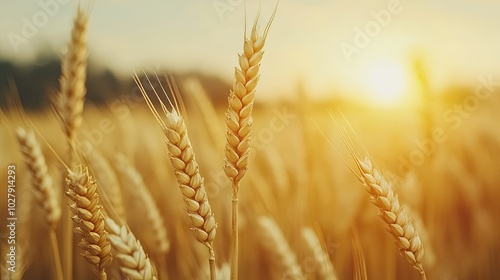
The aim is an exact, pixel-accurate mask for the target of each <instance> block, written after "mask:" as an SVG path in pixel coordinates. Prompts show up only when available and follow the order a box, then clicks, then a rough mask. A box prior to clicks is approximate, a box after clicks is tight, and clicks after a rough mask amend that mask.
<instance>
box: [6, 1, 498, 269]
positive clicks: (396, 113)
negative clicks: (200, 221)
mask: <svg viewBox="0 0 500 280" xmlns="http://www.w3.org/2000/svg"><path fill="white" fill-rule="evenodd" d="M207 2H210V3H208V4H207V3H205V2H202V1H196V0H191V1H145V2H144V3H142V2H139V1H133V0H130V1H125V2H124V3H118V2H117V1H107V2H96V3H93V8H92V13H91V16H90V30H89V33H88V38H89V48H90V55H89V69H88V82H87V91H88V94H87V100H86V103H85V112H84V124H83V127H82V129H81V131H80V133H79V135H78V138H79V142H80V144H81V145H80V147H81V149H82V150H85V151H89V152H93V151H100V153H102V154H103V155H104V156H105V158H106V159H107V160H108V161H110V162H111V163H113V162H114V160H115V155H116V154H117V153H123V154H124V155H126V156H127V157H128V158H129V159H130V160H131V161H132V162H133V164H134V166H135V167H136V168H137V169H138V170H139V171H140V172H141V174H142V176H143V177H144V179H145V182H146V185H147V187H148V188H149V190H150V192H151V193H152V194H153V197H154V199H155V202H156V203H157V205H158V206H159V208H160V210H161V214H162V215H163V217H164V222H165V225H166V227H167V231H168V234H169V238H170V243H171V249H170V251H169V253H168V255H167V260H166V262H167V263H168V269H169V270H168V273H169V276H170V279H204V278H205V277H206V275H204V274H203V271H204V270H207V269H208V268H207V267H206V263H205V257H206V256H205V254H206V252H205V250H202V249H204V248H200V246H198V245H199V244H196V243H195V242H194V240H193V239H192V236H191V233H190V232H189V231H190V230H189V228H188V223H187V219H186V217H185V214H184V208H183V207H184V206H183V204H182V199H181V195H180V193H179V191H178V187H177V184H176V182H175V178H174V176H173V173H172V171H171V166H170V163H169V162H168V156H167V150H166V147H165V143H164V137H163V135H162V132H161V130H160V128H159V126H158V125H157V123H156V122H155V120H154V118H153V116H152V115H151V113H150V112H149V110H148V109H147V107H146V106H145V103H144V101H143V100H142V96H141V95H140V92H139V91H138V90H137V86H136V85H135V84H134V83H133V81H132V80H131V78H130V76H131V74H132V73H133V71H134V69H139V70H137V72H141V71H142V69H143V68H145V69H146V71H148V72H150V71H151V70H155V71H156V72H158V73H160V74H162V73H165V72H167V71H168V72H173V73H174V75H175V77H176V79H177V81H178V83H179V85H180V86H181V92H182V97H183V101H184V102H185V104H186V112H185V116H186V118H187V126H188V129H189V133H190V138H191V141H192V142H193V146H194V149H195V152H196V157H197V159H198V161H199V163H200V169H201V172H202V175H204V176H205V183H206V187H207V191H208V195H209V199H210V202H211V204H212V207H213V208H214V210H213V211H214V214H215V217H216V219H217V222H218V224H219V227H218V233H217V238H216V241H215V247H216V254H217V257H218V265H219V266H220V265H222V264H223V263H224V262H228V261H229V256H230V255H229V244H230V242H229V240H230V197H231V191H230V188H231V186H230V182H229V181H228V180H227V178H226V177H225V175H224V172H223V171H222V166H223V164H224V163H223V162H224V161H223V157H224V154H223V151H224V142H225V138H224V133H225V124H224V112H225V110H226V108H227V96H228V93H229V89H230V88H231V83H232V78H231V77H232V76H231V75H232V73H233V70H232V67H234V66H235V65H236V62H237V56H236V54H237V53H238V52H240V51H241V50H240V49H241V39H242V33H243V14H244V10H243V1H241V4H238V3H239V2H238V1H233V2H231V3H233V4H228V3H230V2H229V1H207ZM219 2H220V3H223V4H224V3H225V4H226V5H229V6H217V5H216V4H217V3H219ZM247 2H249V4H248V7H247V14H248V16H247V17H248V18H253V16H254V13H253V12H254V11H257V6H258V3H257V2H256V1H247ZM56 3H59V2H56ZM273 5H274V4H271V3H270V2H269V1H266V2H265V3H264V4H263V8H262V11H263V15H262V17H263V18H267V16H268V15H269V14H270V11H271V8H272V7H273ZM398 5H399V6H398ZM75 6H76V3H73V2H70V3H69V4H59V10H58V12H57V13H55V14H54V16H50V20H49V21H48V22H47V24H46V25H44V26H43V27H39V28H38V29H39V31H37V33H36V35H35V36H34V37H33V38H30V40H29V42H28V43H27V44H23V45H20V48H19V51H18V52H15V50H14V49H13V47H12V44H10V42H9V40H8V39H7V40H2V41H1V44H0V96H1V98H0V104H1V105H2V110H3V111H4V112H5V113H6V114H7V118H2V125H0V131H1V132H0V155H1V157H0V168H2V170H5V172H3V171H2V172H0V180H1V181H2V182H6V181H7V174H6V170H7V168H6V166H7V165H8V164H11V163H14V164H15V165H16V167H17V168H18V173H17V174H18V180H17V183H18V187H19V188H20V189H22V188H26V187H27V186H29V177H28V176H27V173H26V168H25V166H24V164H23V162H22V159H21V154H20V152H19V149H18V144H17V143H16V141H15V134H14V131H13V129H14V128H15V127H16V126H17V125H26V123H24V122H23V120H21V119H20V118H19V116H18V113H17V111H18V110H19V109H20V107H19V106H20V104H19V103H15V102H13V101H12V100H13V99H15V96H17V95H19V96H20V100H21V102H22V104H23V107H24V110H26V114H27V117H28V118H29V119H31V120H32V121H33V123H34V124H35V127H36V128H37V129H38V130H39V131H40V132H41V134H42V135H43V137H44V138H45V139H46V140H47V142H48V143H50V145H51V146H52V147H54V150H55V151H56V153H58V154H59V155H64V154H65V153H66V143H65V139H64V136H63V133H62V132H61V128H60V125H59V123H58V122H57V120H56V118H55V117H54V114H53V112H52V110H51V108H50V100H51V98H53V96H54V94H55V93H56V91H57V88H58V78H59V75H60V60H59V57H60V53H61V51H60V50H62V49H63V46H64V45H65V42H66V41H67V39H68V34H69V30H70V27H71V24H70V23H71V21H72V17H73V15H74V10H75ZM139 7H140V8H139ZM217 7H219V8H217ZM220 7H226V10H220ZM388 7H392V8H393V9H396V11H399V12H397V13H392V14H391V17H390V20H389V22H388V23H387V25H386V26H383V24H382V23H380V22H378V21H377V19H376V16H374V14H377V15H382V14H381V11H382V10H388V9H389V8H388ZM395 7H396V8H395ZM397 7H399V8H397ZM7 9H12V13H9V15H6V16H5V17H2V21H3V22H5V23H6V24H3V25H2V36H3V38H9V37H7V35H8V34H9V33H12V32H14V33H19V34H21V33H20V32H21V31H20V30H22V25H23V22H24V21H22V20H20V19H22V17H23V16H25V17H27V18H28V19H30V16H31V15H33V14H35V13H37V12H39V11H40V10H41V8H40V6H36V5H35V4H32V5H29V4H25V5H23V4H13V2H9V4H6V3H2V4H0V10H2V11H6V10H7ZM499 11H500V6H499V4H498V3H496V2H494V1H479V2H473V1H453V2H451V1H439V2H432V3H431V1H372V2H370V3H365V2H363V1H350V2H348V1H334V2H332V3H330V2H328V1H298V0H297V1H282V3H281V4H280V7H279V9H278V16H277V17H276V19H275V22H274V24H273V27H272V28H271V32H270V34H269V38H268V46H269V47H268V48H266V52H265V55H264V59H263V63H262V73H261V75H262V76H261V84H259V86H258V88H257V95H256V102H257V103H256V105H255V110H254V116H255V117H254V119H255V120H254V121H255V127H254V132H253V140H252V143H253V146H254V152H253V155H254V156H253V158H252V161H251V163H250V167H249V171H248V173H247V175H246V177H245V178H244V179H243V181H242V187H241V192H240V209H241V215H242V217H241V229H240V234H241V237H240V240H241V244H240V246H241V247H240V249H241V251H240V252H241V253H240V277H241V279H285V278H283V277H282V271H280V270H279V269H278V268H277V266H276V265H275V263H273V261H272V260H269V259H268V256H267V254H266V253H265V251H264V249H263V247H262V244H261V243H260V241H259V236H260V235H259V232H258V230H257V229H256V217H258V216H260V215H269V216H271V217H272V218H274V219H275V220H276V221H277V223H278V225H279V226H280V227H281V229H282V230H283V232H284V234H285V237H286V239H287V241H288V242H289V243H290V245H291V247H292V249H293V250H294V252H295V253H296V254H297V258H298V262H299V264H300V265H301V267H302V269H303V271H304V273H305V274H306V275H307V277H309V278H308V279H320V278H319V274H318V267H319V264H318V263H315V262H314V261H313V260H312V259H311V256H310V255H309V254H308V252H307V251H306V250H305V246H304V243H303V241H302V240H301V237H300V230H301V229H302V228H303V227H305V226H309V227H312V228H314V229H315V230H316V232H317V233H318V235H319V236H320V237H321V238H322V241H323V249H324V250H325V251H326V252H328V255H329V257H330V259H331V261H332V264H333V266H334V268H335V270H336V275H337V278H338V279H354V272H353V271H354V270H355V269H359V267H361V266H362V263H361V261H360V260H359V259H358V258H356V251H357V250H361V252H362V255H363V257H364V263H365V264H366V272H367V275H368V278H370V279H419V275H418V273H416V272H415V271H414V270H413V268H411V267H410V266H409V265H408V264H407V263H406V262H405V261H404V260H403V259H402V258H401V257H400V256H399V255H398V250H397V247H396V246H394V245H393V244H392V243H393V242H392V240H391V238H390V236H389V235H388V234H387V233H386V232H385V229H384V224H383V222H382V221H381V220H380V219H379V218H378V217H377V215H376V209H375V207H374V206H372V205H370V203H369V199H368V198H369V195H368V194H367V193H366V192H365V191H364V190H363V187H362V186H361V184H360V183H359V182H358V181H357V179H356V177H355V176H354V175H353V174H351V172H350V171H349V169H348V168H347V167H346V166H345V165H344V163H343V162H342V160H341V158H342V159H345V160H346V162H347V163H348V164H350V165H351V166H354V163H353V162H352V161H350V156H349V154H348V151H347V149H346V147H345V144H344V143H343V142H342V141H341V139H340V137H339V135H338V133H337V132H336V130H335V127H334V121H333V120H332V118H331V117H330V115H329V113H328V111H327V110H333V112H335V113H336V114H338V115H339V116H340V114H342V115H343V116H344V117H345V119H347V120H348V121H349V123H350V124H351V126H352V128H353V130H354V132H353V133H352V135H354V137H355V138H356V139H357V140H356V141H357V142H358V148H359V149H360V150H362V151H364V150H366V151H367V152H368V153H369V154H370V156H372V158H373V159H374V161H375V162H376V163H377V164H378V167H379V168H380V169H381V170H382V171H383V172H384V174H385V176H386V177H387V178H388V179H389V180H391V181H392V183H393V187H394V189H395V190H396V191H397V192H398V194H399V196H400V200H401V202H402V203H404V204H405V205H406V207H407V210H408V211H409V213H411V216H412V217H413V218H414V222H415V226H416V228H417V229H418V231H419V234H420V235H421V238H422V242H423V243H424V247H425V251H426V253H425V254H426V255H425V258H424V266H425V268H426V270H427V273H428V279H495V278H496V277H497V276H496V275H500V269H499V264H500V253H499V252H500V239H499V237H498V236H500V226H499V225H500V214H499V213H500V205H499V203H498V202H497V201H498V199H500V188H499V184H500V172H498V166H499V158H500V130H499V129H498V119H500V110H499V108H500V96H499V86H500V82H499V81H500V75H499V73H500V69H499V65H500V64H499V63H498V61H500V60H499V58H500V57H499V54H498V51H497V50H498V49H499V47H500V40H499V37H498V36H496V33H494V32H495V31H494V30H495V29H494V28H492V26H498V24H500V22H499V21H498V19H496V18H495V16H494V15H495V13H498V12H499ZM384 15H385V14H384ZM297 18H301V20H297ZM423 19H425V20H423ZM370 22H377V23H378V24H379V27H380V31H379V32H378V33H377V34H376V35H374V36H368V38H369V40H370V43H368V44H367V45H366V46H363V47H360V46H359V44H358V45H356V40H357V39H356V38H358V40H360V39H359V38H361V37H356V36H363V35H357V34H358V30H361V32H365V33H366V29H365V28H366V26H367V25H369V24H370ZM7 23H8V24H7ZM345 44H349V45H351V46H353V47H355V48H357V49H358V50H359V53H354V54H352V55H351V56H349V55H347V56H346V52H345V50H346V49H345V46H346V45H345ZM160 76H161V75H160ZM200 98H202V99H201V100H200ZM203 98H206V100H209V101H210V103H207V102H205V101H203V100H204V99H203ZM211 110H213V111H211ZM210 114H213V115H210ZM341 118H342V117H341ZM322 133H324V134H325V135H326V137H325V136H324V135H323V134H322ZM354 133H355V134H354ZM39 139H40V138H39ZM327 139H329V140H330V141H331V143H332V146H333V147H332V146H330V144H329V143H328V141H327ZM42 146H43V153H44V155H45V156H46V157H47V162H48V165H49V169H50V172H51V173H52V174H53V176H54V178H56V179H57V178H61V176H62V175H61V174H62V172H63V168H62V166H61V164H60V163H58V161H57V159H56V158H55V156H54V155H53V153H52V152H51V151H50V150H49V149H48V147H47V145H45V144H43V145H42ZM334 148H335V149H337V150H338V151H339V153H340V157H339V156H338V155H337V154H336V153H335V152H334ZM97 180H99V178H97ZM56 181H57V180H56ZM120 183H121V188H122V190H123V193H124V199H125V202H126V205H127V209H126V214H127V222H128V223H129V225H130V226H131V229H132V230H133V231H134V233H135V234H136V235H137V237H138V238H139V239H140V240H141V241H142V242H143V243H144V246H145V249H146V251H148V250H149V251H151V250H153V251H154V248H155V244H153V243H152V242H151V240H152V238H151V233H150V232H148V230H146V229H145V228H146V227H147V225H144V221H143V219H144V218H143V217H144V215H143V213H141V209H143V206H141V205H139V204H138V203H137V199H136V198H135V197H134V196H133V194H130V193H127V191H126V187H125V186H124V185H125V184H127V182H123V181H121V182H120ZM2 184H3V183H2ZM3 185H5V184H3ZM1 195H2V197H5V196H6V195H5V188H4V187H2V193H1ZM18 203H19V204H18V205H19V208H20V209H19V211H23V210H22V208H23V206H24V207H26V209H28V210H29V211H34V212H31V213H30V214H28V213H25V212H19V213H22V219H21V218H20V224H21V226H20V228H19V231H18V238H19V239H20V240H21V239H22V242H26V243H21V244H27V245H26V247H27V248H29V249H26V254H27V256H29V257H27V258H26V260H31V261H30V262H29V264H28V268H27V270H26V273H25V279H50V277H52V274H51V269H50V260H49V258H48V257H46V258H37V257H36V255H38V254H40V252H43V251H48V244H47V242H46V240H45V236H44V235H43V234H41V232H44V230H45V229H44V227H43V225H42V224H41V223H37V216H36V211H37V210H36V208H34V209H31V207H28V206H29V204H30V198H29V193H23V195H22V196H20V197H19V202H18ZM0 206H1V207H2V209H6V200H5V199H1V200H0ZM4 213H5V212H4V210H2V221H4V220H5V214H4ZM355 236H357V237H358V238H359V243H358V244H356V242H354V241H353V240H355V239H356V238H355ZM2 237H3V236H2ZM2 241H3V240H2ZM20 246H21V245H20ZM26 247H25V248H26ZM2 254H4V251H2ZM75 261H76V263H77V265H76V266H75V270H76V273H75V275H79V276H78V277H76V278H75V279H89V277H93V275H94V274H93V273H92V271H91V270H90V269H89V267H88V264H86V263H85V262H84V261H83V259H82V258H79V257H75Z"/></svg>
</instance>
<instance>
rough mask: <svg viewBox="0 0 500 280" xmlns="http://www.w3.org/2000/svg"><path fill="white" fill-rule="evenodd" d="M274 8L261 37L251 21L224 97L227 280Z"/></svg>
mask: <svg viewBox="0 0 500 280" xmlns="http://www.w3.org/2000/svg"><path fill="white" fill-rule="evenodd" d="M277 8H278V5H276V8H275V10H274V12H273V14H272V16H271V18H270V19H269V21H268V23H267V25H266V28H265V30H264V33H263V34H259V32H258V30H257V23H258V20H259V15H260V11H259V14H258V15H257V18H256V19H255V22H254V25H253V27H252V31H251V33H250V36H249V37H247V34H246V32H247V31H246V29H245V34H244V41H243V53H242V54H240V55H238V63H239V65H240V68H236V67H235V70H234V77H235V81H234V83H233V88H232V89H231V91H230V93H229V97H228V103H229V106H228V108H227V112H226V119H225V120H226V126H227V130H226V148H225V152H224V154H225V159H224V160H225V165H224V171H225V173H226V175H227V177H228V178H229V179H230V180H231V183H232V190H233V192H232V199H231V201H232V203H231V208H232V219H231V230H232V231H231V238H232V242H231V279H238V191H239V188H240V185H239V182H240V180H241V178H243V176H244V175H245V173H246V171H247V168H248V166H247V165H248V161H249V159H250V153H251V148H250V142H251V132H252V126H253V115H252V111H253V104H254V101H255V89H256V87H257V84H258V82H259V78H260V74H259V72H260V62H261V60H262V57H263V55H264V50H263V48H264V44H265V42H266V38H267V34H268V32H269V28H270V27H271V24H272V22H273V19H274V16H275V15H276V10H277Z"/></svg>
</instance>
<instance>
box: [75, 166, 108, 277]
mask: <svg viewBox="0 0 500 280" xmlns="http://www.w3.org/2000/svg"><path fill="white" fill-rule="evenodd" d="M66 182H67V184H68V189H69V190H68V191H67V192H66V195H67V196H68V198H69V199H71V201H72V202H73V203H71V204H69V205H68V206H69V209H70V210H71V212H72V213H73V216H72V217H71V218H72V219H73V222H74V228H73V231H74V233H75V234H76V235H77V236H79V237H80V238H81V241H80V242H79V243H78V247H79V248H80V249H82V250H83V253H82V256H83V257H84V258H85V260H87V262H89V263H90V264H93V265H95V266H96V268H97V269H98V271H99V273H100V277H101V279H103V280H105V279H106V278H107V276H106V272H105V269H106V267H108V266H109V265H110V264H111V261H112V260H113V257H112V255H111V245H110V243H109V241H108V238H107V233H106V230H105V228H104V226H105V225H104V214H103V213H102V212H101V209H102V206H101V205H100V204H99V195H98V194H97V184H96V181H95V180H94V179H93V178H92V176H91V175H90V174H89V171H88V169H87V168H84V167H83V166H82V165H78V166H77V167H76V168H75V170H74V171H73V170H70V169H68V176H67V179H66Z"/></svg>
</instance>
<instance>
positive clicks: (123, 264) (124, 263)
mask: <svg viewBox="0 0 500 280" xmlns="http://www.w3.org/2000/svg"><path fill="white" fill-rule="evenodd" d="M105 223H106V229H107V231H108V239H109V242H110V243H111V245H112V247H113V250H114V258H115V259H116V260H117V261H118V264H119V267H120V271H121V272H122V274H123V275H124V276H126V277H128V279H134V280H136V279H137V280H156V279H158V276H157V275H156V271H155V269H154V266H153V265H152V263H151V260H150V259H149V258H148V256H147V255H146V253H145V252H144V249H143V248H142V245H141V243H140V242H139V240H137V239H136V238H135V236H134V234H133V233H132V232H131V231H130V229H129V228H128V227H127V226H125V225H122V226H120V225H118V224H117V223H116V222H115V221H114V220H113V219H111V218H108V217H106V218H105Z"/></svg>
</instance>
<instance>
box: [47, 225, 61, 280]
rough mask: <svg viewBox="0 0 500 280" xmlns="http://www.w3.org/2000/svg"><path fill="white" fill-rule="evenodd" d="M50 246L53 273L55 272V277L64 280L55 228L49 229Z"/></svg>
mask: <svg viewBox="0 0 500 280" xmlns="http://www.w3.org/2000/svg"><path fill="white" fill-rule="evenodd" d="M50 247H51V248H52V261H53V264H54V273H55V274H56V279H57V280H64V277H63V272H62V267H61V256H60V254H59V246H58V245H57V236H56V231H55V229H51V230H50Z"/></svg>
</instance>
